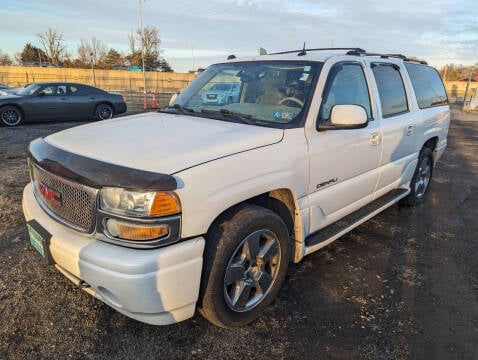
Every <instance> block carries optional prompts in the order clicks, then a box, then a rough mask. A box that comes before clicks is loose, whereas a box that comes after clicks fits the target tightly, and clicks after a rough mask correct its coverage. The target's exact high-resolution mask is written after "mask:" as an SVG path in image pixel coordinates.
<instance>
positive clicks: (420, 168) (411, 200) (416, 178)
mask: <svg viewBox="0 0 478 360" xmlns="http://www.w3.org/2000/svg"><path fill="white" fill-rule="evenodd" d="M432 175H433V152H432V150H431V149H430V148H427V147H424V148H422V150H421V151H420V155H419V156H418V163H417V168H416V169H415V173H414V174H413V177H412V180H411V181H410V194H408V196H407V197H405V198H404V199H402V200H401V204H402V205H406V206H416V205H419V204H421V203H422V202H423V200H424V199H425V194H426V193H427V191H428V189H429V188H430V181H431V179H432Z"/></svg>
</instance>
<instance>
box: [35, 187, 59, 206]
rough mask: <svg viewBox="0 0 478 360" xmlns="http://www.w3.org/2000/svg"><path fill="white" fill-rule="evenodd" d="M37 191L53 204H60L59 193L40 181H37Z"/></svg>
mask: <svg viewBox="0 0 478 360" xmlns="http://www.w3.org/2000/svg"><path fill="white" fill-rule="evenodd" d="M38 191H39V192H40V194H41V195H42V196H43V197H44V198H45V199H46V200H48V201H49V202H51V203H52V204H53V205H56V206H61V205H62V201H61V194H60V193H59V192H58V191H56V190H54V189H52V188H50V187H48V186H47V185H45V184H44V183H42V182H39V183H38Z"/></svg>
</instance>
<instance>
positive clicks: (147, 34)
mask: <svg viewBox="0 0 478 360" xmlns="http://www.w3.org/2000/svg"><path fill="white" fill-rule="evenodd" d="M136 35H137V38H138V40H139V41H141V43H142V44H143V51H144V54H145V55H146V56H148V55H152V54H159V45H161V38H160V36H159V29H158V28H157V27H156V26H146V27H145V28H144V29H143V36H142V39H141V29H138V30H137V31H136Z"/></svg>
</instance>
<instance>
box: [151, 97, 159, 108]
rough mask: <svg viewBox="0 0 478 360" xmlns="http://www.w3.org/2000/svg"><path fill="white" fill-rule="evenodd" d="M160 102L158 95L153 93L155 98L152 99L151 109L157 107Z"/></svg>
mask: <svg viewBox="0 0 478 360" xmlns="http://www.w3.org/2000/svg"><path fill="white" fill-rule="evenodd" d="M157 108H158V103H157V102H156V97H155V96H154V94H153V100H152V101H151V109H157Z"/></svg>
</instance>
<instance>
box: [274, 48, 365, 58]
mask: <svg viewBox="0 0 478 360" xmlns="http://www.w3.org/2000/svg"><path fill="white" fill-rule="evenodd" d="M340 50H342V51H343V50H351V51H355V52H357V53H361V54H363V53H365V52H366V51H365V50H364V49H361V48H358V47H343V48H342V47H341V48H336V47H331V48H316V49H305V48H304V49H300V50H290V51H281V52H276V53H271V54H269V55H283V54H293V53H297V55H299V56H302V55H305V54H307V51H340Z"/></svg>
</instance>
